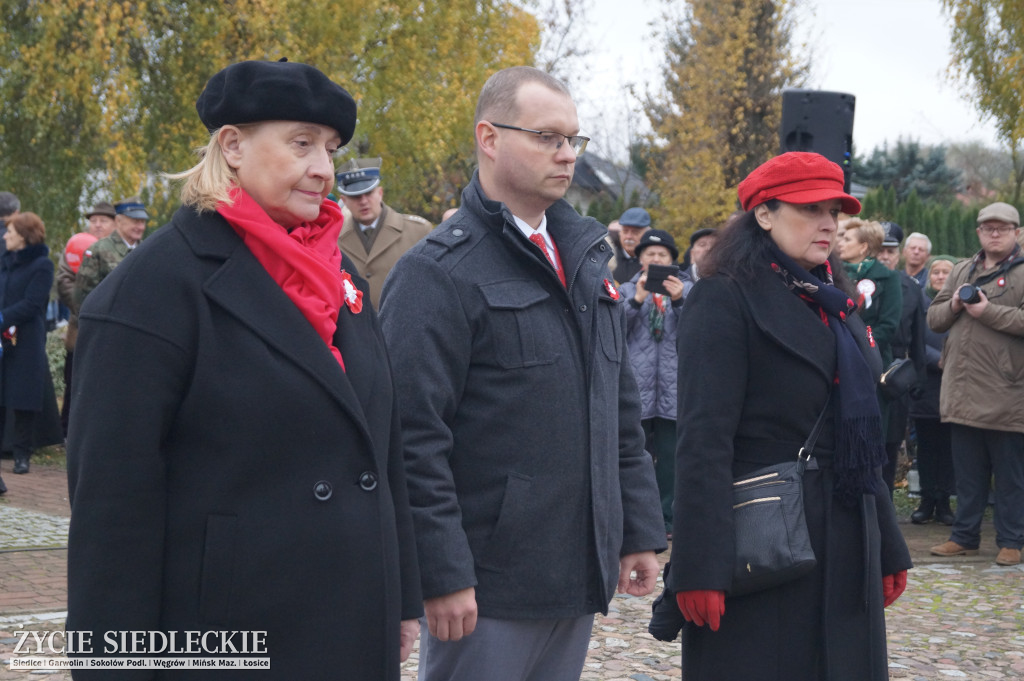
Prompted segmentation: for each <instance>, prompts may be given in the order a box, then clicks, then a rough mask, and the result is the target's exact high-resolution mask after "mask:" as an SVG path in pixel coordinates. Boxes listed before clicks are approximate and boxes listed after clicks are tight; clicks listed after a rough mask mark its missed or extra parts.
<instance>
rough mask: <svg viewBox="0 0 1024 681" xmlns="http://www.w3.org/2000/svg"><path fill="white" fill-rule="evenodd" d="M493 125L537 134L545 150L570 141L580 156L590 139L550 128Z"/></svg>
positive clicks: (556, 147) (538, 142)
mask: <svg viewBox="0 0 1024 681" xmlns="http://www.w3.org/2000/svg"><path fill="white" fill-rule="evenodd" d="M491 125H493V126H494V127H496V128H505V129H506V130H518V131H519V132H528V133H530V134H531V135H536V136H537V145H538V146H539V147H540V148H541V149H542V150H544V151H556V150H558V149H561V148H562V144H564V143H565V142H568V143H569V146H570V147H571V148H572V150H573V151H574V152H576V155H577V156H579V155H580V154H582V153H583V150H584V149H586V148H587V142H589V141H590V138H589V137H584V136H583V135H563V134H562V133H560V132H552V131H550V130H530V129H529V128H519V127H516V126H514V125H505V124H504V123H491Z"/></svg>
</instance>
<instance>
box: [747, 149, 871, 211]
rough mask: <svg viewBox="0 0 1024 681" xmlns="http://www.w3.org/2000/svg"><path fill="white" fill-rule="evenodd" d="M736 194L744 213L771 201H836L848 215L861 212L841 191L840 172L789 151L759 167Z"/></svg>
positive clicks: (833, 165) (834, 166) (825, 161)
mask: <svg viewBox="0 0 1024 681" xmlns="http://www.w3.org/2000/svg"><path fill="white" fill-rule="evenodd" d="M736 191H737V194H738V195H739V198H740V205H742V206H743V210H750V209H751V208H754V207H755V206H760V205H761V204H762V203H764V202H765V201H768V200H770V199H778V200H780V201H785V202H786V203H816V202H818V201H827V200H829V199H839V200H840V201H842V202H843V204H842V206H843V212H844V213H846V214H847V215H856V214H857V213H859V212H860V201H858V200H857V199H856V198H854V197H852V196H850V195H849V194H847V193H846V192H844V191H843V169H842V168H840V167H839V165H838V164H837V163H833V162H832V161H830V160H828V159H827V158H825V157H824V156H822V155H821V154H815V153H812V152H808V151H790V152H787V153H785V154H782V155H781V156H776V157H775V158H773V159H771V160H769V161H766V162H764V163H762V164H761V165H759V166H758V167H757V168H755V169H754V171H753V172H752V173H750V174H749V175H747V177H746V179H744V180H743V181H742V182H740V186H739V187H738V188H737V190H736Z"/></svg>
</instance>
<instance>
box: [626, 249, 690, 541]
mask: <svg viewBox="0 0 1024 681" xmlns="http://www.w3.org/2000/svg"><path fill="white" fill-rule="evenodd" d="M636 256H637V258H638V259H639V262H640V271H639V272H637V273H636V275H634V276H633V278H632V279H631V280H630V281H628V282H626V283H625V284H623V285H622V298H621V299H620V300H621V301H622V304H623V305H625V306H626V344H627V345H628V347H629V361H630V363H631V364H632V365H633V373H634V374H635V375H636V383H637V387H639V389H640V418H641V423H642V424H643V427H644V435H645V436H646V438H647V441H646V445H645V446H646V449H647V451H648V452H650V454H651V456H653V457H654V470H655V475H656V477H657V479H658V493H659V494H660V496H661V512H662V515H663V517H664V519H665V533H666V534H667V535H668V536H669V537H671V536H672V500H673V489H674V485H675V446H676V378H677V375H676V374H677V372H676V366H677V364H676V323H677V319H678V313H679V307H680V306H681V305H682V304H683V287H684V283H683V277H682V275H678V274H677V275H675V276H669V277H666V278H665V280H664V291H665V292H664V293H654V292H652V291H650V290H648V289H647V268H648V266H650V265H672V264H673V263H675V262H676V260H677V259H678V258H679V250H678V249H677V248H676V242H675V240H674V239H673V238H672V235H671V234H669V233H668V232H665V231H663V230H660V229H651V230H648V231H647V232H645V233H644V235H643V237H642V238H641V239H640V243H639V244H638V245H637V247H636ZM659 290H662V289H661V287H659Z"/></svg>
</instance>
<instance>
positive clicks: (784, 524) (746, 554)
mask: <svg viewBox="0 0 1024 681" xmlns="http://www.w3.org/2000/svg"><path fill="white" fill-rule="evenodd" d="M831 402H832V399H831V395H830V396H829V399H828V400H827V401H826V402H825V406H824V407H823V408H822V410H821V414H819V415H818V420H817V422H816V423H815V424H814V428H813V429H812V430H811V434H810V435H809V436H808V437H807V441H806V442H805V443H804V446H803V447H801V448H800V451H799V452H798V453H797V455H796V459H795V460H794V461H790V462H787V463H780V464H775V465H774V466H767V467H765V468H759V469H758V470H756V471H754V472H753V473H749V474H747V475H744V476H741V477H739V478H736V479H735V480H734V481H733V483H732V484H733V506H732V509H733V526H734V535H735V537H736V564H735V567H734V569H733V577H732V587H731V588H730V589H729V591H728V593H727V595H728V596H730V597H732V596H743V595H746V594H750V593H754V592H757V591H763V590H764V589H770V588H772V587H776V586H779V585H780V584H785V583H786V582H790V581H792V580H794V579H796V578H798V577H801V576H803V575H805V574H807V573H808V572H810V571H811V570H813V569H814V566H815V565H816V564H817V559H816V558H815V557H814V550H813V549H812V548H811V537H810V534H809V533H808V531H807V519H806V517H805V516H804V484H803V475H804V470H805V469H806V468H807V466H808V465H809V462H811V464H810V465H813V462H812V460H811V455H812V454H813V452H814V445H815V443H816V442H817V440H818V435H819V434H820V433H821V427H822V425H823V424H824V422H825V413H826V412H827V410H828V405H829V404H830V403H831Z"/></svg>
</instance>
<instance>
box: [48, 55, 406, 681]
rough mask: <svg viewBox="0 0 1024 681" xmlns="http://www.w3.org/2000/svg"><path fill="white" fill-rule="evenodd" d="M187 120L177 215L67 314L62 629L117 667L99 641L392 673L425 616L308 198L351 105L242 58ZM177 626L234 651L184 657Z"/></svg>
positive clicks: (319, 206)
mask: <svg viewBox="0 0 1024 681" xmlns="http://www.w3.org/2000/svg"><path fill="white" fill-rule="evenodd" d="M196 108H197V110H198V112H199V117H200V119H201V120H202V121H203V123H204V124H205V125H206V126H207V128H208V129H209V130H210V131H211V137H210V141H209V144H208V145H207V146H206V148H205V149H204V150H203V152H202V153H201V160H200V162H199V164H198V165H196V166H195V167H194V168H192V169H191V170H188V171H186V172H184V173H181V174H180V175H177V176H174V177H176V178H178V179H181V180H183V181H184V186H183V188H182V202H183V203H184V206H182V207H181V208H180V209H179V210H178V211H177V212H176V213H175V215H174V217H173V218H172V220H171V222H170V223H168V224H167V225H165V226H163V227H162V228H160V229H159V230H158V231H157V232H156V233H155V234H154V235H153V236H152V237H150V238H149V239H147V240H146V241H145V242H144V243H143V244H142V245H141V246H140V247H139V248H138V250H137V251H136V252H135V253H133V254H132V256H131V257H129V258H126V259H125V261H124V262H123V263H121V265H119V266H118V268H117V269H116V270H115V271H114V272H113V273H112V274H111V275H110V276H108V277H107V278H106V279H105V280H104V281H103V282H102V284H101V285H100V286H99V287H97V288H96V290H95V291H94V292H93V293H92V294H91V295H90V296H89V298H88V299H87V301H86V303H85V305H83V307H82V310H81V316H80V335H79V338H78V345H77V349H76V351H75V358H76V366H75V393H76V396H78V397H77V398H76V400H75V401H74V402H73V407H72V413H71V424H70V431H69V435H68V482H69V486H70V493H71V505H72V520H71V535H70V539H69V547H68V548H69V560H68V591H69V594H68V620H67V628H68V630H69V631H88V632H91V634H92V640H93V641H94V645H93V646H92V652H93V653H94V654H97V655H100V656H107V657H109V656H116V655H119V654H123V653H124V652H125V651H123V650H121V649H120V648H118V649H115V650H111V649H109V648H107V649H106V650H104V647H105V646H104V645H103V642H104V637H105V635H106V632H112V631H113V632H121V631H147V632H153V631H155V632H163V633H166V634H168V636H169V638H170V640H171V641H174V640H175V639H174V638H173V636H172V635H176V636H177V643H176V644H175V645H176V646H177V648H174V647H172V648H171V650H170V651H160V650H158V649H154V648H153V647H152V646H151V644H149V643H147V645H149V646H150V647H148V648H147V647H146V646H143V647H142V650H143V652H144V653H149V654H150V655H151V656H154V657H166V656H168V654H170V655H174V654H180V655H184V656H186V657H232V656H235V655H233V650H232V648H233V649H234V650H238V651H242V650H243V646H244V645H245V644H246V643H248V650H249V654H247V655H242V656H243V657H265V658H269V660H270V663H271V667H270V670H269V671H261V673H260V678H267V679H296V678H302V679H338V678H352V679H398V677H399V666H400V660H404V659H405V658H406V657H407V656H408V654H409V652H410V650H411V648H412V644H413V641H414V640H415V638H416V635H417V634H418V624H417V618H418V617H419V616H420V615H421V614H422V607H421V598H420V590H419V575H418V570H417V566H416V558H415V547H414V544H413V536H412V524H411V518H410V514H409V506H408V498H407V494H406V488H405V478H404V473H403V470H402V461H401V451H400V449H399V439H398V437H397V433H398V420H397V416H396V412H395V409H394V394H393V390H392V382H391V375H390V369H389V366H388V360H387V356H386V354H385V351H384V343H383V340H382V338H381V335H380V331H379V328H378V324H377V319H376V316H375V314H374V311H373V307H372V306H371V305H369V304H366V305H364V304H363V302H364V297H365V296H367V295H368V294H367V287H366V282H365V281H364V280H363V279H361V278H360V277H359V275H358V274H357V273H356V271H355V269H354V268H353V267H352V266H351V263H350V262H349V261H347V260H346V259H344V258H343V256H342V255H341V253H340V252H339V250H338V246H337V240H338V233H339V231H340V230H341V224H342V217H341V211H340V209H339V208H338V205H337V204H336V203H334V202H332V201H329V200H325V198H326V197H327V194H328V193H329V192H330V191H331V189H332V188H333V185H334V165H333V161H332V156H333V154H334V152H336V151H337V150H338V148H339V147H341V146H342V145H344V144H346V143H347V142H348V141H349V139H351V137H352V132H353V128H354V127H355V120H356V105H355V102H354V100H353V99H352V97H351V96H350V95H349V94H348V93H347V92H346V91H345V90H344V89H342V88H341V87H339V86H338V85H336V84H335V83H333V82H331V81H330V80H329V79H328V78H327V77H326V76H325V75H324V74H323V73H321V72H320V71H318V70H317V69H315V68H313V67H311V66H308V65H305V64H299V63H288V62H242V63H239V64H234V65H232V66H229V67H227V68H225V69H224V70H222V71H221V72H219V73H217V74H216V75H215V76H214V77H213V78H211V79H210V81H209V83H207V86H206V88H205V90H204V91H203V93H202V94H201V95H200V97H199V101H198V102H197V104H196ZM186 632H229V633H230V632H236V633H235V634H234V635H233V636H234V638H233V639H232V640H231V641H230V642H224V641H223V639H222V638H216V637H213V636H210V637H209V638H205V637H204V638H203V639H202V640H203V641H218V643H216V644H211V645H212V647H213V649H209V648H210V646H207V649H204V650H202V651H200V653H199V654H196V653H195V652H194V651H193V650H190V649H188V647H187V646H186V644H185V643H184V642H187V640H188V638H187V634H186ZM246 632H250V633H246ZM251 632H260V633H251ZM151 640H152V639H147V642H148V641H151ZM161 640H162V639H160V638H157V639H156V641H157V643H159V642H160V641H161ZM261 642H262V644H261ZM158 647H159V646H158ZM94 673H96V672H94ZM82 674H83V675H82V678H90V677H88V675H87V674H88V672H84V673H82ZM193 674H195V675H196V677H197V678H202V679H207V680H208V679H213V678H219V675H218V674H217V673H216V672H211V671H210V670H208V669H201V670H197V671H193V670H188V669H186V670H182V671H177V672H175V673H174V677H175V678H187V677H190V676H191V675H193ZM75 678H79V676H78V673H76V676H75ZM147 678H148V677H147ZM232 678H235V677H232Z"/></svg>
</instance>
